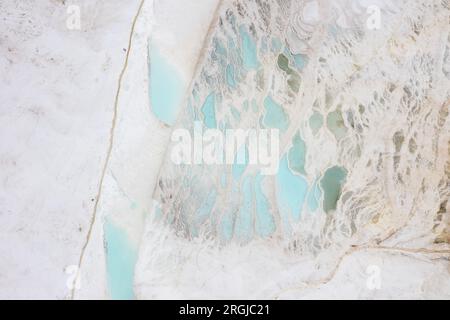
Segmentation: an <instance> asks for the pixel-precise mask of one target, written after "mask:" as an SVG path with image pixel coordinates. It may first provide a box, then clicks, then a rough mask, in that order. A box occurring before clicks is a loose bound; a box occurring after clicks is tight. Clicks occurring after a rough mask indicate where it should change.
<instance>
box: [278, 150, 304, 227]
mask: <svg viewBox="0 0 450 320" xmlns="http://www.w3.org/2000/svg"><path fill="white" fill-rule="evenodd" d="M276 182H277V201H278V208H279V210H280V213H281V214H282V217H283V220H284V221H283V222H284V223H285V224H289V221H290V218H291V217H292V218H294V220H298V219H299V218H300V214H301V211H302V207H303V203H304V202H305V197H306V193H307V190H308V182H307V181H306V180H305V179H304V178H303V177H301V176H299V175H295V174H294V173H292V171H291V170H290V169H289V165H288V159H287V156H286V155H284V156H283V158H282V159H281V161H280V166H279V169H278V174H277V177H276Z"/></svg>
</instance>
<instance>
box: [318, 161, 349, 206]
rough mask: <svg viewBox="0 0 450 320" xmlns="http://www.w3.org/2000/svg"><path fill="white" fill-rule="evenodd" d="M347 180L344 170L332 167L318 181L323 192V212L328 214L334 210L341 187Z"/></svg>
mask: <svg viewBox="0 0 450 320" xmlns="http://www.w3.org/2000/svg"><path fill="white" fill-rule="evenodd" d="M346 178H347V170H345V169H344V168H341V167H338V166H334V167H331V168H329V169H327V171H325V174H324V175H323V178H322V179H321V180H320V186H321V187H322V190H323V192H324V198H323V209H324V210H325V212H330V211H331V210H335V209H336V204H337V201H338V200H339V198H340V196H341V191H342V185H343V184H344V182H345V179H346Z"/></svg>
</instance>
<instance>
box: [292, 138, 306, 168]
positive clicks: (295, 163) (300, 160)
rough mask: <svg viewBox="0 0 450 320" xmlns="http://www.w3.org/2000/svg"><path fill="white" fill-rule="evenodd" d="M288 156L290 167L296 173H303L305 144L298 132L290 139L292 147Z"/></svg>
mask: <svg viewBox="0 0 450 320" xmlns="http://www.w3.org/2000/svg"><path fill="white" fill-rule="evenodd" d="M288 157H289V165H290V167H291V169H292V170H293V171H295V172H296V173H299V174H303V175H305V174H306V172H305V161H306V160H305V159H306V144H305V142H304V141H303V139H302V137H301V136H300V133H299V132H297V134H296V135H295V136H294V138H293V139H292V147H291V149H290V150H289V154H288Z"/></svg>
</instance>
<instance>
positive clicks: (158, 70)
mask: <svg viewBox="0 0 450 320" xmlns="http://www.w3.org/2000/svg"><path fill="white" fill-rule="evenodd" d="M149 60H150V61H149V69H150V70H149V77H150V88H149V94H150V102H151V108H152V111H153V113H154V114H155V116H156V117H157V118H158V119H159V120H161V121H162V122H164V123H166V124H168V125H172V124H174V123H175V120H176V116H177V113H178V109H179V107H180V104H181V102H182V99H183V82H182V80H181V78H180V77H179V75H178V73H177V71H176V70H175V68H174V67H173V66H172V65H170V64H169V63H168V62H167V61H166V59H165V58H164V57H163V56H162V55H161V53H160V52H159V50H158V48H157V47H156V46H155V45H151V46H150V49H149Z"/></svg>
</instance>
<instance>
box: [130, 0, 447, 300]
mask: <svg viewBox="0 0 450 320" xmlns="http://www.w3.org/2000/svg"><path fill="white" fill-rule="evenodd" d="M449 19H450V8H449V2H448V1H446V0H433V1H430V0H416V1H376V3H375V4H373V5H370V6H369V5H367V4H366V2H365V1H357V0H354V1H353V0H345V1H344V0H343V1H287V0H286V1H284V0H277V1H276V0H269V1H263V0H252V1H223V2H222V3H221V4H220V8H219V15H218V17H217V18H216V19H215V21H214V23H213V25H212V27H211V30H210V33H209V36H208V41H207V44H206V47H205V48H204V49H203V55H202V59H201V60H200V64H199V65H198V69H197V71H196V74H195V77H194V79H193V82H192V84H191V88H190V94H189V96H188V97H187V99H186V101H185V103H184V106H185V107H184V108H182V109H181V111H180V114H179V117H178V120H177V122H176V124H175V128H185V129H188V130H190V131H191V132H194V131H195V124H196V123H198V122H201V123H202V126H203V128H202V129H203V130H206V129H208V128H215V129H219V130H221V131H223V132H224V131H225V130H227V129H239V128H240V129H256V131H257V132H259V131H260V130H262V129H270V128H274V129H278V130H279V132H280V144H279V146H280V148H279V169H278V171H277V173H276V174H275V175H262V174H261V168H260V167H258V166H256V165H252V164H249V163H248V162H246V163H244V164H241V165H236V164H235V165H205V164H203V165H200V164H199V165H176V164H174V163H173V162H172V161H171V160H170V152H168V153H167V159H166V161H165V162H164V165H163V167H162V169H161V171H160V177H159V181H158V185H157V188H156V190H155V193H154V195H153V197H154V199H155V200H156V205H155V210H154V213H153V215H152V216H151V217H149V218H148V220H147V226H146V232H145V236H144V238H143V244H142V247H141V252H140V260H139V264H138V266H137V272H136V274H137V275H136V288H137V291H138V295H140V296H141V297H164V296H174V297H191V298H197V297H218V298H220V297H234V298H239V297H241V298H242V297H243V298H249V297H260V298H261V297H263V298H276V297H281V298H299V297H305V298H308V297H352V298H355V297H357V298H397V297H404V298H412V297H419V298H430V297H433V298H449V297H450V277H449V272H450V268H449V261H448V259H449V256H450V247H449V244H450V227H449V223H450V222H449V221H450V213H449V211H450V203H449V195H450V120H449V110H450V27H449ZM170 148H171V147H170V146H169V150H170ZM244 151H245V153H246V154H247V155H248V150H244ZM374 279H375V280H376V281H375V280H374Z"/></svg>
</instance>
